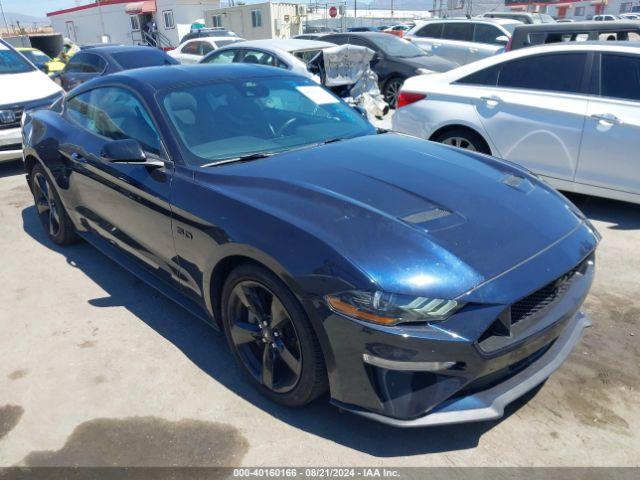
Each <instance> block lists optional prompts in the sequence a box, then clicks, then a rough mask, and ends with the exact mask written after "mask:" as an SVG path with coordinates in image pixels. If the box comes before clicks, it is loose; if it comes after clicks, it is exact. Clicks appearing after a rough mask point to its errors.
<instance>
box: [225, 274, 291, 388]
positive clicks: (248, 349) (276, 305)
mask: <svg viewBox="0 0 640 480" xmlns="http://www.w3.org/2000/svg"><path fill="white" fill-rule="evenodd" d="M229 303H230V307H231V312H232V317H231V319H230V320H231V324H230V333H231V339H232V340H233V343H234V345H235V348H236V349H237V351H238V352H239V354H240V358H241V359H242V361H243V363H244V365H245V367H246V368H247V369H248V370H249V372H250V373H251V374H252V375H253V376H254V378H255V379H256V380H257V381H258V382H260V383H261V384H262V385H264V386H265V387H266V388H268V389H269V390H272V391H274V392H278V393H286V392H289V391H291V390H292V389H293V388H294V387H295V386H296V384H297V383H298V380H299V379H300V374H301V373H302V351H301V348H300V339H299V338H298V334H297V332H296V328H295V326H294V325H293V323H292V322H291V318H290V317H289V314H288V313H287V311H286V310H285V308H284V306H283V305H282V302H281V301H280V300H279V299H278V297H276V296H275V295H274V294H273V292H271V291H270V290H269V289H268V288H267V287H266V286H264V285H261V284H259V283H257V282H254V281H251V280H246V281H243V282H240V283H238V284H237V285H236V286H235V287H234V289H233V290H232V292H231V298H230V299H229Z"/></svg>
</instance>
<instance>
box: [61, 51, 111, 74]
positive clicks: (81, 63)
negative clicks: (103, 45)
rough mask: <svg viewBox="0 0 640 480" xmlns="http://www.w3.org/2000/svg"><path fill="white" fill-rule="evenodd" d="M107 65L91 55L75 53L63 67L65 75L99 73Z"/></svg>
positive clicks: (96, 56) (99, 58)
mask: <svg viewBox="0 0 640 480" xmlns="http://www.w3.org/2000/svg"><path fill="white" fill-rule="evenodd" d="M106 66H107V63H106V62H105V61H104V60H103V59H102V58H101V57H99V56H98V55H94V54H93V53H82V52H80V53H76V54H75V55H74V56H73V57H71V59H70V60H69V63H68V64H67V66H66V67H65V72H67V73H101V72H102V71H103V70H104V68H105V67H106Z"/></svg>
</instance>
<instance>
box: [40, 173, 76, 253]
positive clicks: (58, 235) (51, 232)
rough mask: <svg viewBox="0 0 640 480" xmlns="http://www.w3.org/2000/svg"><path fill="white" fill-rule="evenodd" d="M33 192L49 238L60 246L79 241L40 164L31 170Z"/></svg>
mask: <svg viewBox="0 0 640 480" xmlns="http://www.w3.org/2000/svg"><path fill="white" fill-rule="evenodd" d="M31 192H32V193H33V201H34V203H35V206H36V211H37V212H38V217H39V218H40V222H41V223H42V226H43V227H44V229H45V231H46V232H47V235H48V236H49V238H50V239H51V240H52V241H53V242H54V243H57V244H58V245H70V244H72V243H74V242H75V241H77V239H78V237H77V235H76V232H75V228H74V226H73V223H71V219H70V218H69V215H67V211H66V210H65V208H64V205H62V202H61V201H60V197H59V196H58V192H56V189H55V187H54V186H53V184H52V182H51V181H49V178H48V177H47V174H46V173H45V170H44V168H43V167H42V165H40V164H37V165H36V166H35V167H33V170H31Z"/></svg>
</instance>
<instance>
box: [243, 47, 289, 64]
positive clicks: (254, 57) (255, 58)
mask: <svg viewBox="0 0 640 480" xmlns="http://www.w3.org/2000/svg"><path fill="white" fill-rule="evenodd" d="M242 63H257V64H259V65H268V66H270V67H280V68H287V66H286V65H285V64H284V63H283V62H282V61H280V60H279V59H278V58H276V57H275V56H273V55H271V54H270V53H267V52H263V51H261V50H246V51H245V53H244V57H242Z"/></svg>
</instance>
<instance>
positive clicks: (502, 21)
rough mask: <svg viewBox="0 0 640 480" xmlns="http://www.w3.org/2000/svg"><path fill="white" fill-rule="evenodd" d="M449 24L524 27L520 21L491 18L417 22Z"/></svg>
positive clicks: (420, 22)
mask: <svg viewBox="0 0 640 480" xmlns="http://www.w3.org/2000/svg"><path fill="white" fill-rule="evenodd" d="M447 22H456V23H488V24H498V25H512V24H517V25H524V23H522V22H521V21H519V20H514V19H512V18H490V17H472V18H465V17H461V18H436V19H434V20H423V21H419V22H416V26H417V25H420V26H422V25H425V24H427V23H447Z"/></svg>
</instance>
